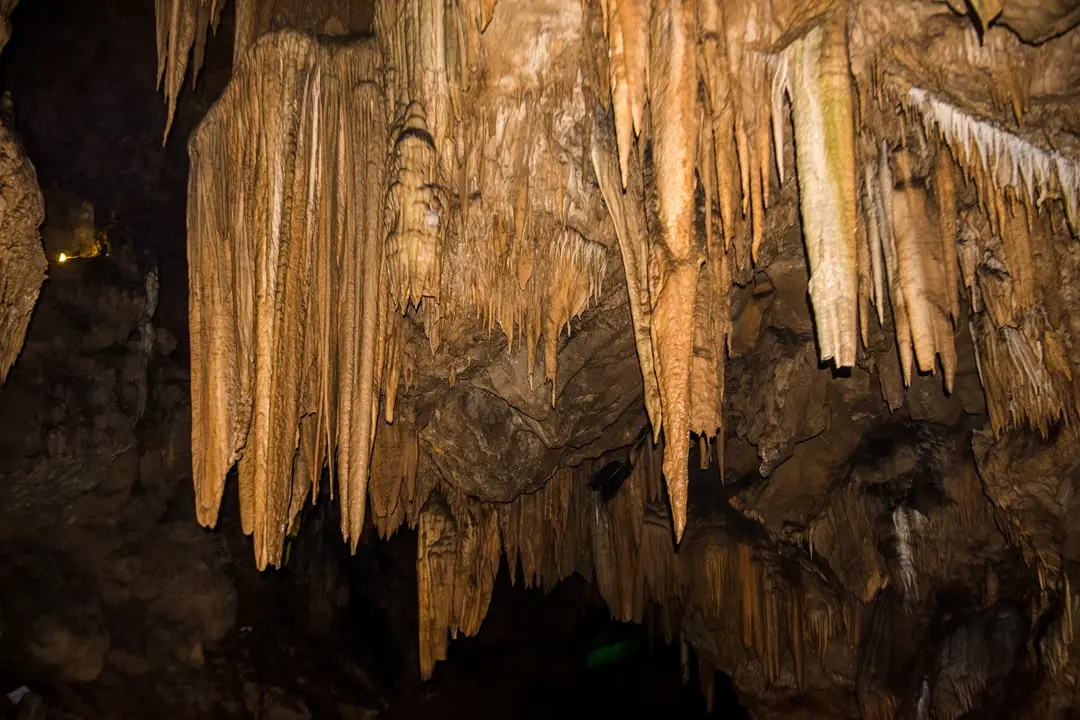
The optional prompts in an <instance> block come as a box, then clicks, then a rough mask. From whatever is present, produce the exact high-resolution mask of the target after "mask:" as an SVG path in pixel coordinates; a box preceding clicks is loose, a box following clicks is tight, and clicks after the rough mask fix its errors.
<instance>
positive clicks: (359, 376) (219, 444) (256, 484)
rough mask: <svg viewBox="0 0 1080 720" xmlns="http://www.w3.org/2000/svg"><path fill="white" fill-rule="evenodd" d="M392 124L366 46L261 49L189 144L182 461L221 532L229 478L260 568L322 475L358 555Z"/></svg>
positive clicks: (266, 40) (382, 355)
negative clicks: (187, 429) (186, 418)
mask: <svg viewBox="0 0 1080 720" xmlns="http://www.w3.org/2000/svg"><path fill="white" fill-rule="evenodd" d="M387 125H388V113H387V111H386V108H385V100H384V97H383V95H382V91H381V84H380V57H379V53H378V50H377V48H376V47H375V46H374V44H373V43H352V44H348V45H325V44H321V43H319V42H316V41H314V40H312V39H310V37H308V36H306V35H302V34H299V33H293V32H284V33H279V34H271V35H266V36H264V37H263V38H262V39H260V40H259V42H257V43H256V45H255V46H254V47H253V48H252V51H251V52H250V53H249V54H248V55H247V56H246V57H245V58H244V60H243V61H242V62H241V63H240V65H238V66H237V68H236V70H235V72H234V77H233V81H232V82H231V83H230V85H229V87H228V89H227V90H226V92H225V94H224V95H223V96H222V98H221V100H220V101H219V102H218V103H217V104H216V105H215V106H214V108H213V109H212V110H211V111H210V113H209V114H208V115H207V117H206V119H205V120H204V121H203V123H202V124H201V125H200V127H199V128H198V130H197V131H196V132H195V134H194V135H193V137H192V141H191V143H190V152H191V178H190V184H189V197H188V233H189V234H188V260H189V263H188V264H189V271H190V275H191V283H190V286H191V298H190V324H191V354H192V378H191V385H192V457H193V464H194V479H195V485H196V491H197V492H196V498H197V509H198V515H199V520H200V522H202V523H203V524H207V525H212V524H214V523H215V522H216V519H217V513H218V507H219V505H220V502H221V494H222V489H223V487H224V483H225V476H226V473H227V472H228V470H229V468H230V467H231V466H232V465H233V464H234V463H236V462H237V461H239V473H238V475H239V487H240V510H241V518H242V521H243V527H244V531H245V532H246V533H251V534H254V540H255V556H256V562H257V564H258V566H259V567H260V568H263V567H265V566H266V565H267V564H274V565H277V564H279V563H280V560H281V551H282V544H283V540H284V536H285V533H286V531H287V529H288V527H289V525H290V523H291V522H292V520H293V519H294V518H295V516H296V514H297V513H298V512H299V510H300V508H301V507H302V505H303V503H304V502H305V500H306V498H307V496H308V493H309V491H310V490H311V489H312V487H313V486H317V483H318V480H319V475H320V472H321V470H322V468H323V466H324V465H325V464H326V463H327V462H329V463H330V466H331V475H332V476H333V477H334V478H336V488H337V493H338V496H339V498H340V502H341V515H342V531H343V534H344V536H345V538H346V539H349V540H351V541H352V544H353V546H354V547H355V544H356V542H357V540H358V539H359V535H360V530H361V528H362V524H363V521H364V513H365V502H366V499H367V477H368V468H369V461H370V458H371V447H372V440H373V436H374V433H375V426H376V419H377V413H378V409H379V401H380V390H381V388H382V385H383V383H382V379H383V377H384V375H385V376H386V378H387V387H388V388H389V386H390V385H391V384H392V385H393V389H391V390H390V391H389V392H388V395H387V414H388V415H390V414H392V412H393V408H392V406H393V391H394V390H396V388H397V384H398V378H399V377H400V374H401V371H400V366H401V358H402V352H401V345H402V338H401V328H400V327H399V324H397V323H394V321H393V317H394V316H393V315H392V313H390V312H389V310H388V303H387V292H386V285H387V270H386V263H385V260H384V252H383V246H384V239H385V233H384V230H383V228H384V225H383V219H384V212H383V209H384V197H385V195H384V192H385V188H386V174H387V168H386V132H387Z"/></svg>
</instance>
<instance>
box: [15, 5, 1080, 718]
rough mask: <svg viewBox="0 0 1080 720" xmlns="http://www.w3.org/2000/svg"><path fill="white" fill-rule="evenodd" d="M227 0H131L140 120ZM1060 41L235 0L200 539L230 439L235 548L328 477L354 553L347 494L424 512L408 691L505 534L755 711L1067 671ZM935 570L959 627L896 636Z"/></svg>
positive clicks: (413, 517)
mask: <svg viewBox="0 0 1080 720" xmlns="http://www.w3.org/2000/svg"><path fill="white" fill-rule="evenodd" d="M223 9H224V0H158V1H157V3H156V12H157V37H156V41H157V49H158V64H157V76H158V82H159V85H160V87H161V89H162V92H163V93H164V96H165V102H166V104H167V107H168V115H169V120H168V123H167V126H166V127H165V128H164V132H165V141H166V142H183V141H184V140H185V139H184V138H179V137H170V126H171V124H172V118H173V114H174V112H175V109H176V106H177V98H178V96H179V95H180V93H181V92H182V88H183V86H184V85H185V82H194V81H195V78H197V76H198V74H199V71H200V67H201V65H202V64H203V54H204V47H205V43H206V40H207V37H208V34H209V33H213V32H216V31H217V28H218V24H219V20H220V18H221V14H222V12H223ZM1077 24H1080V3H1077V2H1074V1H1069V0H1059V1H1057V2H1053V1H1049V2H1037V1H1035V0H979V1H975V0H971V1H970V2H962V1H961V0H947V1H931V0H909V1H899V2H897V1H892V0H848V1H843V0H773V1H767V2H754V1H751V0H728V1H725V2H720V1H719V0H582V1H580V2H579V1H578V0H544V1H541V2H536V1H535V0H455V1H453V2H447V1H445V0H405V1H403V2H391V1H390V0H375V2H374V4H373V6H372V5H371V4H370V3H367V2H350V1H349V0H323V1H321V2H302V1H301V0H277V1H274V0H263V1H260V0H237V2H236V3H235V36H234V57H233V71H232V80H231V81H230V83H229V85H228V87H227V88H226V90H225V91H224V93H223V95H222V96H221V98H220V99H219V100H218V102H217V103H216V104H215V105H214V106H213V107H212V108H211V109H210V111H209V112H208V113H207V115H206V117H205V118H204V119H203V121H202V122H201V124H200V125H199V127H198V128H197V129H196V130H195V132H194V133H192V135H191V137H190V138H189V139H187V142H188V148H189V154H190V159H191V166H190V179H189V192H188V217H187V227H188V264H189V275H190V283H189V289H190V300H189V311H190V336H191V393H192V456H193V463H194V467H193V474H194V483H195V488H196V503H197V511H198V515H199V520H200V522H202V523H203V524H206V525H213V524H214V523H215V522H216V521H217V516H218V512H219V507H220V505H221V501H222V494H223V492H224V491H225V488H226V484H227V482H226V479H227V477H228V476H229V473H230V470H231V469H232V468H233V467H234V466H235V467H236V478H237V479H236V481H235V483H234V484H235V487H236V488H237V489H238V492H239V496H240V513H241V518H242V522H243V526H244V530H245V532H246V533H248V534H251V535H252V537H253V544H254V552H255V560H256V564H257V565H258V567H259V568H265V567H267V566H278V565H280V564H281V563H282V559H283V558H282V556H283V546H284V542H285V539H286V537H287V536H288V534H289V533H290V532H291V531H292V529H293V528H294V527H295V524H296V523H298V522H299V521H300V518H301V517H302V510H303V508H304V506H305V504H306V503H307V501H308V499H309V497H311V496H312V493H313V491H314V492H315V493H316V494H317V489H318V485H319V483H320V482H321V481H326V479H327V478H328V479H329V482H331V483H332V487H333V490H334V493H335V496H336V501H337V502H339V503H340V506H341V531H342V534H343V536H344V538H345V540H346V542H348V543H350V544H351V546H352V547H353V548H354V549H355V547H356V544H357V543H358V542H359V541H360V537H361V533H362V530H363V528H364V524H365V518H370V520H371V521H372V522H373V523H374V525H375V526H376V528H377V529H378V531H379V533H380V534H381V535H383V536H384V537H385V536H388V535H389V534H392V533H393V532H394V531H395V529H396V528H398V527H399V526H400V525H402V524H403V523H404V524H407V525H408V526H410V527H415V528H417V529H418V532H419V548H418V555H417V570H418V578H419V605H420V617H421V664H422V669H423V672H424V673H425V674H430V672H431V670H432V667H433V665H434V663H435V662H436V661H438V660H440V659H442V658H443V657H445V653H446V648H447V642H448V634H456V633H457V632H458V631H461V632H464V633H466V634H472V633H475V632H476V630H477V629H478V628H479V625H480V622H481V621H482V619H483V617H484V614H485V611H486V607H487V603H488V601H489V599H490V594H491V588H492V585H493V583H494V578H495V575H496V573H497V571H498V567H499V562H500V557H501V556H502V554H504V553H505V555H506V556H507V558H508V559H509V561H510V564H511V567H512V568H516V567H518V564H519V563H520V567H521V569H522V571H523V574H524V577H525V581H526V582H527V583H528V584H530V585H532V584H537V585H545V586H547V585H550V584H551V583H554V582H557V581H558V580H559V579H560V578H562V577H566V576H567V575H569V574H570V573H573V572H580V573H582V574H584V575H586V576H588V577H592V578H594V579H595V581H596V584H597V586H598V587H599V589H600V592H601V594H602V595H603V597H604V599H605V600H606V601H607V603H608V605H609V607H610V608H611V610H612V612H613V614H614V615H616V616H617V617H619V618H620V619H624V620H637V621H641V620H642V619H643V618H644V617H645V615H646V614H647V612H649V610H648V608H649V607H653V606H655V607H659V608H661V609H662V610H661V615H662V624H663V625H664V627H665V628H666V631H667V632H668V633H669V635H674V634H676V633H677V634H678V635H679V636H680V637H681V638H682V639H683V641H684V642H687V643H689V644H690V645H693V646H694V648H695V649H696V651H697V654H698V658H699V662H700V663H701V666H702V668H708V669H712V668H722V669H724V670H725V671H727V672H729V673H730V674H731V675H732V677H733V680H734V682H735V684H736V687H738V688H739V689H740V692H747V693H756V694H757V696H760V697H766V696H768V695H769V693H770V692H774V690H773V689H775V688H781V689H783V688H788V689H789V690H790V689H792V688H797V689H799V690H800V691H807V692H808V690H807V688H810V689H813V688H819V689H820V688H822V687H831V686H835V685H838V684H839V685H844V686H845V687H846V686H850V687H851V688H853V697H855V698H857V706H858V712H860V713H861V714H862V716H863V717H867V718H869V717H892V716H893V715H894V714H898V713H900V712H901V711H904V709H905V708H908V707H909V706H911V705H912V703H914V704H915V705H918V706H920V707H924V706H925V705H926V704H927V703H929V704H930V706H931V707H932V708H933V715H932V716H933V717H950V718H951V717H960V716H961V715H962V714H963V713H965V712H968V711H969V710H970V709H971V708H972V707H974V706H975V704H976V703H977V702H978V701H979V698H980V697H982V695H983V694H984V693H985V692H986V691H987V689H988V688H990V687H992V686H993V685H994V683H995V681H997V680H1000V679H1001V678H1000V677H999V676H998V675H995V673H997V672H1006V673H1007V672H1011V670H1002V669H1001V668H1002V667H1004V665H1002V664H1001V663H998V664H996V665H994V664H993V663H989V662H988V661H987V662H983V664H982V665H979V664H978V663H979V662H982V661H977V660H974V659H972V658H976V657H983V658H984V659H985V657H988V656H989V654H992V653H991V652H990V650H987V649H986V648H987V647H990V646H992V648H999V647H1005V648H1006V649H1007V650H1008V652H1012V653H1013V654H1014V655H1015V654H1016V653H1018V652H1019V651H1018V650H1017V648H1019V647H1021V646H1022V645H1023V644H1024V642H1025V641H1029V642H1037V643H1038V651H1037V652H1036V655H1037V656H1038V659H1037V660H1036V661H1034V662H1036V664H1037V665H1038V667H1040V668H1041V669H1042V671H1043V673H1044V675H1045V676H1046V677H1047V678H1049V679H1048V680H1046V682H1048V683H1059V684H1062V686H1063V687H1064V686H1068V687H1074V686H1075V682H1076V673H1077V672H1078V668H1077V665H1076V662H1077V661H1076V657H1075V655H1076V652H1074V653H1073V654H1072V655H1070V653H1069V647H1070V646H1072V647H1073V648H1074V650H1075V646H1074V645H1073V632H1072V613H1073V608H1074V605H1076V603H1077V600H1076V599H1074V596H1073V594H1072V591H1071V589H1070V588H1071V585H1070V568H1073V570H1072V571H1073V572H1075V570H1080V565H1078V566H1075V568H1074V567H1073V563H1076V562H1080V542H1078V541H1077V538H1076V537H1074V533H1075V531H1071V530H1070V527H1071V526H1072V525H1073V524H1074V522H1073V521H1080V506H1078V505H1077V503H1076V502H1075V501H1074V500H1073V499H1072V483H1073V480H1072V476H1073V474H1074V473H1075V467H1076V466H1077V463H1080V450H1078V449H1077V444H1078V443H1077V438H1076V434H1075V430H1074V427H1075V422H1076V420H1077V419H1078V410H1080V377H1078V376H1077V373H1078V371H1080V250H1078V246H1077V233H1078V230H1080V97H1078V93H1080V53H1078V50H1080V31H1077V30H1075V29H1074V28H1075V26H1076V25H1077ZM3 132H4V133H8V132H9V131H8V130H7V129H5V130H3ZM6 137H7V135H4V136H3V137H0V144H2V145H3V146H5V147H7V142H8V141H7V140H5V138H6ZM12 142H13V143H14V142H15V141H14V140H12ZM12 147H15V146H14V145H12ZM12 158H14V159H12ZM2 160H3V162H4V163H8V162H11V163H13V164H14V166H15V167H16V169H17V171H18V172H22V173H23V174H24V175H25V177H23V178H22V179H21V180H20V181H19V182H21V183H22V185H20V186H19V187H25V188H30V189H34V188H35V183H34V179H33V176H32V169H31V170H27V168H29V164H28V162H26V161H25V160H22V159H20V157H19V156H18V155H17V151H15V150H12V151H11V152H5V153H4V156H3V158H2ZM20 168H21V169H20ZM4 172H5V173H6V172H8V171H4ZM12 172H15V170H13V171H12ZM28 172H29V173H30V175H26V173H28ZM35 191H36V190H35ZM11 192H12V191H11V190H9V189H8V188H7V186H5V190H4V194H3V200H4V203H5V204H4V205H3V207H2V209H0V211H2V212H3V213H5V215H4V218H5V221H4V226H3V230H2V232H0V260H3V262H4V263H5V264H4V267H3V272H2V274H0V343H2V344H0V373H2V372H3V371H4V370H6V367H7V366H8V365H10V364H11V362H12V360H13V359H14V356H15V354H16V353H17V348H18V345H19V341H20V338H21V335H22V333H23V332H24V330H25V323H26V319H27V318H28V316H29V311H30V308H31V307H32V305H33V299H34V297H35V296H36V289H37V287H38V286H40V283H41V280H42V277H43V274H44V260H43V258H42V257H40V251H39V250H36V249H35V244H34V243H35V237H34V228H36V226H37V225H38V224H39V223H40V217H39V216H40V196H38V199H37V200H36V201H35V199H34V197H33V192H30V191H27V193H24V194H23V195H20V196H18V197H15V196H12V195H11ZM35 202H36V204H35ZM35 212H37V215H35V214H34V213H35ZM9 218H10V220H9ZM20 253H21V254H20ZM16 267H17V268H19V269H18V270H12V268H16ZM324 468H328V469H329V472H328V474H324V472H323V471H324ZM612 468H614V469H612ZM598 478H599V480H598ZM605 479H606V480H607V481H610V483H611V484H612V489H611V492H610V493H609V492H607V491H606V490H605V488H604V487H599V488H598V487H597V486H598V483H599V484H600V485H601V486H602V485H603V481H604V480H605ZM1070 519H1072V521H1071V520H1070ZM1014 557H1015V558H1016V567H1017V568H1023V570H1016V569H1015V568H1013V569H1011V570H1009V571H1008V572H1005V571H1000V570H998V569H995V567H994V565H993V562H991V560H990V559H991V558H996V559H998V560H1000V561H1001V562H1006V560H1005V559H1007V558H1014ZM1010 562H1011V561H1010ZM1012 567H1013V566H1011V565H1010V568H1012ZM1073 577H1074V578H1075V576H1073ZM957 583H959V584H960V585H963V586H964V587H966V588H968V592H969V594H970V596H971V598H972V599H971V602H970V603H969V604H970V605H972V607H974V608H975V610H974V611H973V612H974V615H972V616H971V618H969V619H968V620H967V621H966V622H967V623H968V624H966V625H963V626H960V628H959V629H958V630H955V632H953V631H950V632H952V634H949V632H945V633H944V634H943V635H941V638H943V639H939V640H937V641H935V643H936V644H933V645H932V646H928V645H925V644H924V645H922V646H920V645H919V642H920V640H919V637H920V633H921V632H922V631H923V630H925V628H926V627H927V626H928V623H929V622H930V620H929V618H930V617H931V616H932V615H933V614H934V612H936V611H935V608H936V607H937V606H938V605H937V601H936V600H935V597H937V594H938V593H939V591H940V590H941V589H942V588H945V587H947V586H951V585H955V584H957ZM1005 596H1008V597H1010V598H1012V599H1013V600H1015V601H1016V602H1015V603H1014V604H1013V605H1007V606H1006V605H1004V604H1002V602H1003V601H1002V600H1001V598H1003V597H1005ZM1017 598H1022V601H1020V600H1017ZM883 608H884V609H883ZM980 608H981V609H980ZM979 613H981V614H979ZM1028 622H1030V624H1031V626H1032V628H1033V629H1032V630H1031V633H1032V634H1031V635H1030V637H1029V636H1028V635H1027V634H1026V633H1028V630H1027V629H1026V628H1021V627H1020V625H1022V624H1024V623H1028ZM1036 625H1038V626H1039V628H1040V629H1039V630H1038V634H1037V637H1036V630H1035V629H1034V628H1035V627H1036ZM978 642H982V643H983V645H982V646H978V647H981V648H982V650H978V648H977V647H976V646H977V643H978ZM928 648H931V649H928ZM973 648H975V649H973ZM980 652H981V653H982V654H981V655H980ZM1002 652H1005V651H1002ZM1008 652H1006V654H1008ZM900 657H903V658H907V660H905V661H903V662H902V661H901V660H898V659H897V658H900ZM1010 657H1012V656H1010ZM912 658H921V659H919V660H918V662H916V661H915V660H912ZM943 658H944V659H943ZM949 658H952V662H953V663H954V664H955V665H956V666H957V667H960V666H961V665H963V663H965V662H966V663H968V665H967V666H965V667H966V670H965V672H966V673H967V675H966V676H963V677H968V678H969V679H967V680H958V679H957V677H961V676H955V677H954V675H955V673H958V672H959V670H955V671H953V670H949V671H947V666H948V664H949ZM958 658H959V659H958ZM961 661H962V662H961ZM1010 662H1011V661H1010ZM905 663H906V664H905ZM911 663H915V665H912V664H911ZM934 663H937V665H934ZM930 666H934V667H936V668H938V670H937V671H936V674H935V673H933V672H931V671H930V670H929V669H928V668H929V667H930ZM992 666H993V667H992ZM913 667H914V668H922V669H921V670H913V669H912V668H913ZM1009 667H1010V668H1011V667H1012V666H1011V665H1009ZM943 668H945V669H943ZM920 672H921V673H922V676H921V677H925V678H932V679H933V683H932V684H931V683H929V680H924V681H923V682H922V685H921V686H920V685H919V684H918V683H917V682H916V684H915V687H914V688H910V687H907V686H906V685H905V683H908V678H910V677H913V676H918V675H919V673H920ZM950 673H953V674H950ZM901 676H902V677H901ZM702 677H703V684H704V685H705V686H706V692H707V693H708V692H709V683H710V682H711V680H709V681H706V680H705V679H704V678H707V677H711V672H703V673H702ZM898 678H900V679H898ZM970 678H974V679H970ZM1070 683H1071V685H1070ZM1055 687H1056V686H1055ZM776 692H780V691H778V690H777V691H776ZM1073 692H1074V693H1075V690H1073ZM1065 696H1067V694H1066V695H1063V697H1065ZM1072 697H1074V698H1075V694H1074V695H1073V696H1072ZM920 703H921V705H920ZM836 711H837V712H838V713H841V714H842V713H843V712H847V710H844V709H837V710H836ZM1046 717H1049V715H1046Z"/></svg>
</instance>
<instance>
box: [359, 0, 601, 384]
mask: <svg viewBox="0 0 1080 720" xmlns="http://www.w3.org/2000/svg"><path fill="white" fill-rule="evenodd" d="M494 11H495V3H494V2H489V1H485V2H479V1H475V2H467V3H462V4H461V5H452V6H445V5H444V3H442V2H441V1H437V0H410V1H409V2H405V3H396V2H378V3H376V5H375V16H374V18H375V30H376V34H377V36H378V37H379V42H380V46H381V48H382V51H383V55H384V58H385V59H386V63H387V72H386V78H387V81H386V95H387V98H388V101H389V102H390V103H391V104H392V106H393V107H396V108H398V119H397V120H396V123H395V130H394V131H393V133H392V138H393V145H392V148H391V166H392V171H391V187H390V195H389V202H388V206H389V208H388V209H389V213H388V215H389V218H388V228H387V230H388V238H387V253H388V260H389V269H390V280H391V293H392V297H393V300H394V303H395V305H396V306H397V307H398V308H399V309H401V310H402V311H405V310H406V309H407V308H408V307H409V306H410V304H411V305H412V306H417V305H422V307H421V311H420V313H418V316H419V318H420V319H421V320H422V322H423V323H424V329H425V332H426V333H427V335H428V339H429V342H430V345H431V348H432V350H433V351H434V350H435V349H436V348H437V347H438V346H439V344H440V342H441V340H442V339H443V337H442V336H443V334H444V333H446V332H447V328H449V327H459V326H460V325H461V324H462V323H461V322H460V320H461V318H464V317H476V316H478V317H479V318H480V320H481V322H482V323H483V325H484V327H485V328H486V329H487V330H488V331H489V332H490V331H492V330H494V329H495V327H496V326H498V327H499V328H501V330H502V331H503V332H504V333H505V334H506V336H507V338H508V340H509V345H510V348H511V349H513V348H514V346H515V345H519V344H524V345H525V348H526V352H527V354H528V363H529V367H530V369H531V368H532V367H533V366H534V361H535V356H536V351H537V349H538V347H539V342H540V338H541V335H542V336H543V338H544V343H543V348H542V350H543V359H544V364H545V368H544V379H545V380H548V381H551V385H552V401H553V402H554V396H555V382H554V379H555V372H556V368H555V354H556V349H557V343H558V340H559V337H560V335H561V333H562V331H563V330H564V329H565V330H567V331H569V324H570V321H571V319H572V318H574V317H576V316H577V315H579V314H580V313H581V312H583V311H584V310H585V308H587V307H588V306H589V305H590V304H591V303H593V302H595V301H596V300H597V299H598V298H599V295H600V289H601V284H602V282H603V279H604V277H605V275H606V252H605V248H604V247H603V246H602V245H600V244H598V243H595V242H592V241H591V240H589V239H586V238H585V237H583V236H582V235H581V233H580V232H578V230H577V229H575V228H574V227H572V226H571V225H570V224H569V222H568V218H567V214H568V212H569V208H570V204H571V195H572V193H573V192H574V190H573V188H574V187H580V185H581V183H580V181H579V180H575V179H574V177H573V175H574V173H573V172H569V171H568V169H567V167H566V166H567V162H566V160H567V158H566V157H564V156H562V155H560V154H559V149H560V148H564V147H565V146H566V145H567V143H566V139H565V138H563V137H558V136H557V135H558V133H560V132H563V133H565V132H566V130H565V129H564V128H561V127H557V126H560V125H562V123H563V121H564V120H566V119H569V120H571V121H573V120H574V119H576V117H577V116H581V117H583V116H584V114H585V101H584V95H583V94H582V86H581V78H580V77H576V78H573V77H571V78H567V77H566V73H565V69H564V68H562V67H559V68H557V69H556V68H549V69H548V72H547V73H545V74H541V75H539V76H538V77H537V78H524V79H523V74H524V73H526V70H525V69H524V68H510V69H507V68H506V67H503V66H500V69H499V72H506V73H508V74H507V75H506V76H504V77H502V78H500V77H498V76H497V74H496V75H493V76H492V77H486V76H484V75H482V74H481V69H482V68H481V58H482V57H483V56H484V55H485V45H486V44H487V43H489V42H494V43H496V44H497V43H499V42H500V40H499V38H501V37H506V34H507V33H509V32H511V30H509V29H508V28H509V27H510V26H511V25H512V24H513V22H512V19H513V14H514V8H513V7H509V8H507V9H506V11H505V12H504V13H500V17H501V19H498V20H495V21H494V25H492V23H493V19H494ZM489 26H491V32H490V33H486V32H485V31H486V30H488V29H489ZM490 34H495V35H497V36H498V37H496V38H495V39H494V40H489V38H488V36H489V35H490ZM495 50H496V51H499V52H504V51H507V50H508V49H507V48H503V47H497V48H496V49H495ZM535 61H536V62H537V63H542V62H554V60H553V59H552V58H550V57H542V56H540V55H538V56H537V57H536V58H535ZM487 72H488V74H492V73H496V71H495V70H494V69H491V68H489V69H488V70H487ZM515 73H516V74H515ZM575 81H576V82H575ZM502 82H508V83H526V82H535V83H536V84H537V86H536V87H533V88H532V89H531V90H530V91H529V92H527V93H523V96H520V97H519V96H518V95H508V94H506V93H502V92H495V91H492V87H498V86H499V84H500V83H502ZM558 103H564V105H558ZM454 108H457V111H456V112H455V111H454ZM577 164H578V165H580V164H581V163H580V161H579V162H578V163H577Z"/></svg>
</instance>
